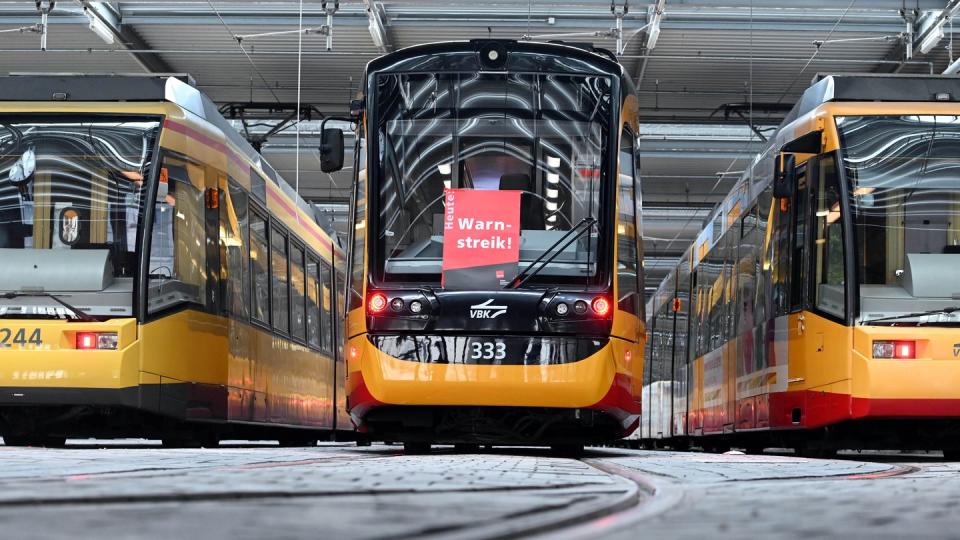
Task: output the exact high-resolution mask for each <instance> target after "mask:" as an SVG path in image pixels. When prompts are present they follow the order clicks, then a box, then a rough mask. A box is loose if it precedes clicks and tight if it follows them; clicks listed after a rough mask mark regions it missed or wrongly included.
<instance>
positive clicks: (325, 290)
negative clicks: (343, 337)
mask: <svg viewBox="0 0 960 540" xmlns="http://www.w3.org/2000/svg"><path fill="white" fill-rule="evenodd" d="M332 285H333V275H332V274H331V272H330V265H328V264H327V263H325V262H324V263H321V266H320V310H321V315H320V320H321V321H322V322H321V324H320V348H321V349H323V350H324V351H328V352H333V350H332V345H333V317H332V316H331V315H332V313H333V299H334V298H335V297H334V295H333V291H332V290H331V287H332Z"/></svg>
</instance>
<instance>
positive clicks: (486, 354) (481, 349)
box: [470, 340, 507, 360]
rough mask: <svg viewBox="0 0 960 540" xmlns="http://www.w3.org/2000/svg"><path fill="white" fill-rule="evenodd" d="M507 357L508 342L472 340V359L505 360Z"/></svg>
mask: <svg viewBox="0 0 960 540" xmlns="http://www.w3.org/2000/svg"><path fill="white" fill-rule="evenodd" d="M506 357H507V344H506V343H504V342H502V341H497V340H491V341H471V342H470V359H471V360H503V359H504V358H506Z"/></svg>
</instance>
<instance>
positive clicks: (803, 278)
mask: <svg viewBox="0 0 960 540" xmlns="http://www.w3.org/2000/svg"><path fill="white" fill-rule="evenodd" d="M810 163H812V161H808V162H807V163H803V164H801V165H799V166H797V180H796V184H795V188H794V193H793V197H792V198H791V199H790V212H791V216H790V222H791V226H790V256H789V261H790V264H789V273H788V274H787V276H788V280H789V281H788V286H787V293H788V295H789V296H788V303H787V307H788V315H787V336H788V338H787V358H788V359H789V360H788V362H789V363H788V367H787V372H788V379H787V380H788V382H789V381H790V380H796V379H798V378H802V377H803V375H802V374H803V373H804V372H805V371H806V370H805V363H806V362H805V360H806V358H805V357H806V354H805V350H804V341H805V337H806V319H805V317H804V315H803V313H802V312H803V309H804V306H805V302H804V299H805V298H806V297H807V291H806V282H807V269H808V266H809V265H808V264H807V253H806V251H807V250H806V247H807V243H808V242H807V239H808V237H809V232H808V221H809V220H810V218H809V213H810V212H809V210H810V197H809V196H810V190H809V184H810V182H809V178H808V176H809V175H808V167H807V165H808V164H810ZM789 413H790V418H789V423H791V424H796V423H798V422H800V421H801V418H799V417H801V416H802V409H801V410H800V411H796V410H791V411H789ZM780 420H781V421H785V420H787V419H780Z"/></svg>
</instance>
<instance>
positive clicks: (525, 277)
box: [506, 217, 597, 289]
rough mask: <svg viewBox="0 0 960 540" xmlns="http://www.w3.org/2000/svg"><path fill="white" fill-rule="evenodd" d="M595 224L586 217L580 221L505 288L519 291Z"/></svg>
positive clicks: (595, 222) (590, 218)
mask: <svg viewBox="0 0 960 540" xmlns="http://www.w3.org/2000/svg"><path fill="white" fill-rule="evenodd" d="M596 224H597V220H596V219H594V218H592V217H586V218H583V219H581V220H580V222H579V223H577V224H576V225H574V227H573V228H572V229H570V230H569V231H567V232H566V234H564V235H563V236H561V237H560V238H559V239H557V241H556V242H554V243H553V244H550V247H548V248H547V249H545V250H543V253H541V254H540V256H539V257H537V258H536V260H535V261H533V262H532V263H530V264H528V265H527V266H526V268H524V269H523V270H521V271H520V273H519V274H517V277H515V278H513V281H511V282H510V284H509V285H507V287H506V288H508V289H519V288H520V287H522V286H523V284H524V283H526V282H527V281H529V280H530V279H531V278H532V277H533V276H535V275H537V274H538V273H539V272H540V271H541V270H543V268H544V267H545V266H547V265H548V264H550V263H551V262H553V260H554V259H556V258H557V255H560V254H561V253H563V250H565V249H567V247H568V246H569V245H570V244H572V243H574V242H576V241H577V240H578V239H579V238H580V237H581V236H583V235H584V234H585V233H587V232H588V231H590V229H591V228H593V226H594V225H596ZM584 225H586V227H584ZM568 237H569V240H567V238H568ZM564 240H567V241H566V243H564V244H563V245H562V246H560V244H561V243H563V241H564ZM557 246H560V248H559V249H558V248H557ZM550 253H553V255H550V258H549V259H547V260H546V261H543V264H541V265H540V266H539V267H537V269H536V270H532V271H531V268H533V267H534V266H536V265H537V263H539V262H540V261H542V260H543V258H544V257H546V256H547V255H548V254H550ZM587 264H589V261H587Z"/></svg>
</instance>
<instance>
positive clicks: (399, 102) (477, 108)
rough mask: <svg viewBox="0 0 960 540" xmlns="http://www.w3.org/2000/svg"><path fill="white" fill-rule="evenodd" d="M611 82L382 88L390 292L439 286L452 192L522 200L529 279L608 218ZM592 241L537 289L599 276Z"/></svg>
mask: <svg viewBox="0 0 960 540" xmlns="http://www.w3.org/2000/svg"><path fill="white" fill-rule="evenodd" d="M610 107H611V94H610V83H609V80H608V79H607V78H605V77H597V76H570V75H546V74H506V73H479V74H478V73H464V74H458V73H453V74H450V73H443V74H434V73H429V74H385V75H381V76H379V78H378V98H377V109H376V111H377V112H376V113H375V114H376V117H375V122H376V126H377V127H376V130H377V137H378V146H379V160H378V161H379V170H378V171H376V173H375V175H374V179H375V180H374V184H373V186H375V187H374V188H373V189H378V190H379V197H378V203H379V209H378V211H377V216H378V231H379V234H378V238H377V240H378V242H379V246H378V249H377V252H379V253H381V254H384V256H383V257H382V261H381V262H379V263H378V266H379V269H380V270H381V272H382V276H381V278H382V279H383V280H384V281H413V282H429V283H439V281H440V267H441V258H442V253H443V232H442V231H443V229H442V223H443V220H442V216H443V211H444V207H443V204H444V201H443V190H444V188H458V189H476V190H520V191H522V192H523V195H522V196H521V205H522V208H523V210H522V212H521V217H520V226H521V243H520V261H521V267H522V266H524V265H525V263H529V262H532V261H533V260H535V259H536V258H537V257H539V256H540V255H541V254H543V252H544V251H545V250H547V249H548V248H550V246H551V245H552V244H554V243H555V242H556V240H557V239H558V238H560V237H561V236H563V235H564V233H566V232H567V231H569V230H570V229H572V228H574V227H575V226H576V225H577V224H578V223H580V222H581V221H582V220H584V219H586V218H590V217H592V218H597V217H598V216H599V213H600V201H601V196H600V187H601V180H602V178H604V176H605V174H606V171H605V167H606V161H607V159H608V156H607V153H606V151H605V150H604V148H605V145H606V144H607V142H606V140H607V137H608V136H609V134H608V131H609V126H610V115H611V110H610ZM604 233H605V231H598V230H597V229H596V228H594V229H592V231H591V232H590V234H584V235H583V236H582V238H580V239H579V241H578V242H576V243H574V244H572V245H570V246H569V247H568V248H567V249H565V250H564V251H563V252H562V253H561V254H559V255H558V256H557V257H556V258H555V259H554V260H553V261H552V262H551V263H550V264H549V265H548V266H547V267H545V268H544V269H543V270H542V271H541V272H540V273H539V274H538V275H537V276H536V277H535V281H534V282H540V283H585V282H590V281H591V280H592V279H593V278H595V276H597V264H596V261H597V247H598V245H599V244H598V243H599V241H600V236H601V235H602V234H604Z"/></svg>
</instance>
